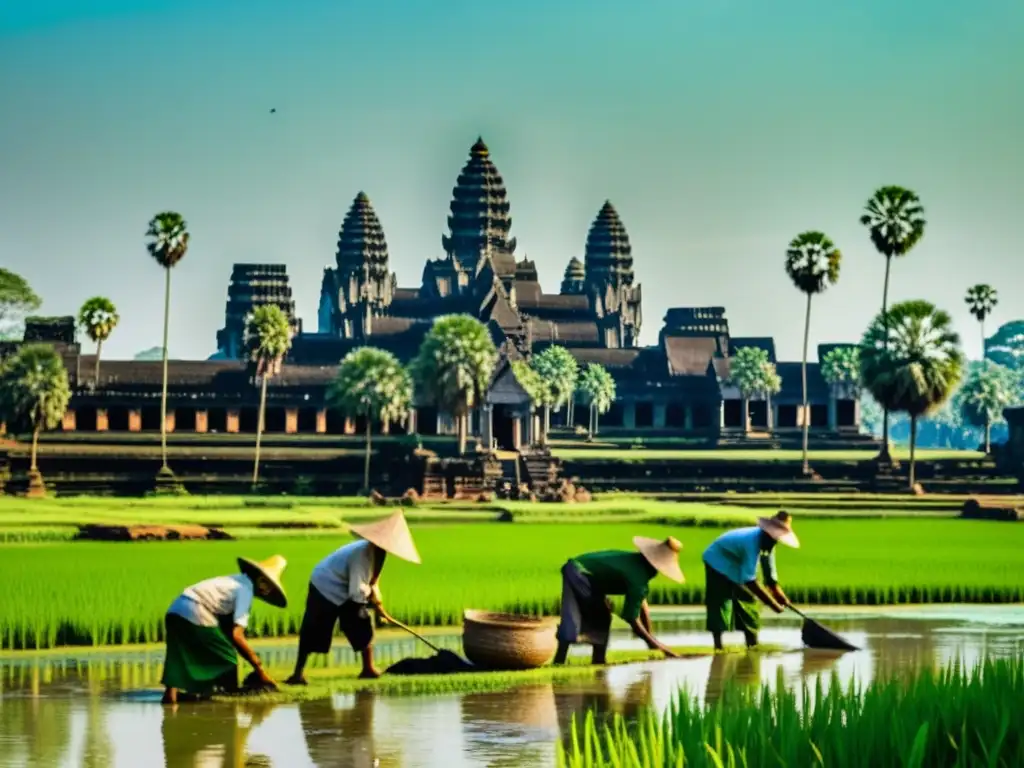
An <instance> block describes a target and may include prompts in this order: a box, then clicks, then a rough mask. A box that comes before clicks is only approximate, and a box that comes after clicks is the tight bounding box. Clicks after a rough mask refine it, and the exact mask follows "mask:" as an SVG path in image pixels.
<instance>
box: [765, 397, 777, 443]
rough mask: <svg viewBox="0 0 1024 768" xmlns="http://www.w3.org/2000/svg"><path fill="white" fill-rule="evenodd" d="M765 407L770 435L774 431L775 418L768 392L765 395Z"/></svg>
mask: <svg viewBox="0 0 1024 768" xmlns="http://www.w3.org/2000/svg"><path fill="white" fill-rule="evenodd" d="M765 407H766V408H767V409H768V413H767V414H766V418H767V419H768V434H769V435H770V434H771V433H772V432H774V431H775V418H774V417H773V416H772V395H771V392H768V393H767V394H766V395H765Z"/></svg>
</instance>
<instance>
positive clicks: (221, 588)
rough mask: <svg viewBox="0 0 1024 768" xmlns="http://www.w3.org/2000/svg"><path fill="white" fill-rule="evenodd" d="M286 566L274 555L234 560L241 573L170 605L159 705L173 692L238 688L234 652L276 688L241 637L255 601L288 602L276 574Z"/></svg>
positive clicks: (171, 699)
mask: <svg viewBox="0 0 1024 768" xmlns="http://www.w3.org/2000/svg"><path fill="white" fill-rule="evenodd" d="M287 565H288V562H287V561H286V560H285V559H284V558H283V557H281V556H280V555H274V556H273V557H270V558H267V559H266V560H264V561H262V562H255V561H253V560H247V559H246V558H244V557H240V558H238V567H239V569H240V570H241V573H236V574H235V575H233V576H217V577H216V578H213V579H207V580H206V581H201V582H199V583H198V584H193V585H192V586H191V587H189V588H188V589H186V590H185V591H184V592H182V593H181V595H180V596H179V597H178V598H177V599H176V600H175V601H174V602H173V603H171V607H170V608H169V609H168V610H167V616H166V617H165V618H164V626H165V627H166V630H167V631H166V635H167V658H166V660H165V661H164V676H163V684H164V686H165V688H166V690H165V692H164V699H163V700H164V703H165V704H175V703H177V701H178V691H179V690H181V691H186V692H187V693H189V694H194V695H204V694H208V693H211V692H212V691H213V689H214V687H222V688H226V689H229V690H234V689H236V688H237V687H238V654H239V653H240V654H241V655H242V658H244V659H245V660H246V661H248V662H249V663H250V664H251V665H252V668H253V670H255V672H256V675H257V677H258V678H259V680H260V682H262V683H263V684H264V685H266V686H268V687H271V688H273V687H275V684H274V681H273V680H272V679H271V678H270V676H269V675H267V673H266V672H265V671H264V669H263V665H262V664H260V660H259V657H258V656H256V652H255V651H253V649H252V648H251V647H250V646H249V643H248V642H247V641H246V639H245V628H246V626H248V624H249V611H250V610H251V609H252V601H253V598H254V597H258V598H260V599H261V600H263V601H265V602H267V603H270V604H271V605H273V606H275V607H277V608H284V607H285V606H286V605H287V604H288V598H287V597H286V596H285V593H284V588H283V587H282V586H281V574H282V572H283V571H284V569H285V566H287Z"/></svg>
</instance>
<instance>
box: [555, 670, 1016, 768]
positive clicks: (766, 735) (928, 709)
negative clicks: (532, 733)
mask: <svg viewBox="0 0 1024 768" xmlns="http://www.w3.org/2000/svg"><path fill="white" fill-rule="evenodd" d="M780 683H781V675H780ZM1022 696H1024V662H1022V661H1021V660H1020V659H1019V658H1018V659H1007V660H992V659H985V660H983V661H980V662H978V663H976V664H975V665H973V666H971V667H970V668H967V667H964V666H963V665H962V664H959V663H954V664H951V665H949V666H948V667H946V668H944V669H943V670H941V671H939V672H935V671H933V670H931V669H929V668H923V669H921V670H919V671H918V672H916V673H915V674H914V675H912V676H911V677H910V678H909V679H906V678H904V679H886V680H874V681H872V682H871V683H870V684H869V685H868V686H867V687H866V688H861V687H858V686H856V684H854V683H852V682H851V684H850V685H849V686H847V687H846V688H843V687H841V686H840V685H839V684H838V682H837V678H836V677H835V675H833V678H832V683H831V684H830V685H829V686H828V689H827V690H824V689H823V686H822V684H821V681H820V679H819V680H818V681H817V682H816V683H815V684H814V686H813V687H811V686H809V685H808V684H807V683H806V682H804V683H803V684H802V686H801V687H800V688H799V689H796V690H791V689H790V690H787V689H786V688H784V687H783V686H781V684H780V685H779V686H778V687H777V688H776V690H774V691H770V690H768V689H767V688H764V689H762V690H761V691H760V692H759V693H755V694H753V695H751V694H749V693H743V692H742V691H740V690H737V689H731V690H728V691H726V695H724V696H723V697H722V699H721V700H720V701H718V702H717V703H716V704H715V706H713V707H711V708H704V707H702V706H701V705H699V704H698V703H696V701H695V700H694V699H693V698H692V697H690V696H689V695H687V694H686V693H685V692H683V693H682V694H681V695H680V696H679V697H678V698H676V700H675V701H674V703H673V704H672V706H671V707H670V708H669V711H668V712H667V713H666V714H665V715H663V716H659V715H657V714H655V713H653V712H650V711H648V712H646V713H644V714H643V715H641V717H640V718H639V720H638V721H635V722H630V721H627V720H625V719H623V718H622V717H615V718H614V719H613V720H612V721H611V722H606V723H598V722H596V720H595V718H594V716H593V713H588V714H587V715H586V716H585V717H584V719H583V720H582V722H581V721H575V722H574V723H573V725H572V728H571V730H570V733H569V734H568V736H567V737H566V738H565V740H564V742H563V743H562V744H560V745H559V746H558V765H559V766H561V768H613V767H614V768H661V767H662V766H665V767H666V768H669V767H672V768H677V767H679V766H684V765H685V766H688V767H689V766H692V767H693V768H705V767H707V768H740V766H744V767H746V766H767V765H783V766H835V767H836V768H890V767H892V768H896V767H897V766H899V767H901V768H903V767H904V766H909V767H911V768H924V767H925V766H950V768H973V766H986V767H989V768H995V767H996V766H1007V768H1009V767H1010V766H1017V765H1024V711H1022V710H1021V707H1020V704H1019V702H1020V700H1021V697H1022Z"/></svg>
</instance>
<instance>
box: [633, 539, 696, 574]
mask: <svg viewBox="0 0 1024 768" xmlns="http://www.w3.org/2000/svg"><path fill="white" fill-rule="evenodd" d="M633 544H634V545H635V546H636V548H637V549H639V550H640V554H641V555H643V556H644V557H646V558H647V562H649V563H650V564H651V565H653V566H654V567H655V568H657V569H658V572H659V573H660V574H661V575H662V576H665V577H667V578H670V579H672V581H675V582H678V583H680V584H682V583H683V582H684V581H685V578H684V577H683V569H682V568H680V567H679V552H680V550H682V548H683V545H682V544H681V543H680V542H679V539H676V538H673V537H672V536H669V537H668V538H667V539H648V538H647V537H646V536H637V537H636V538H635V539H633Z"/></svg>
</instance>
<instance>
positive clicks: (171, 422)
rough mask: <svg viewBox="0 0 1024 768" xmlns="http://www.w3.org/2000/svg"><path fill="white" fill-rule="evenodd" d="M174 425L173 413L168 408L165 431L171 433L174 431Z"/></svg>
mask: <svg viewBox="0 0 1024 768" xmlns="http://www.w3.org/2000/svg"><path fill="white" fill-rule="evenodd" d="M174 424H175V420H174V411H173V410H171V409H170V408H168V409H167V424H166V429H167V431H168V432H173V431H174Z"/></svg>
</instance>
